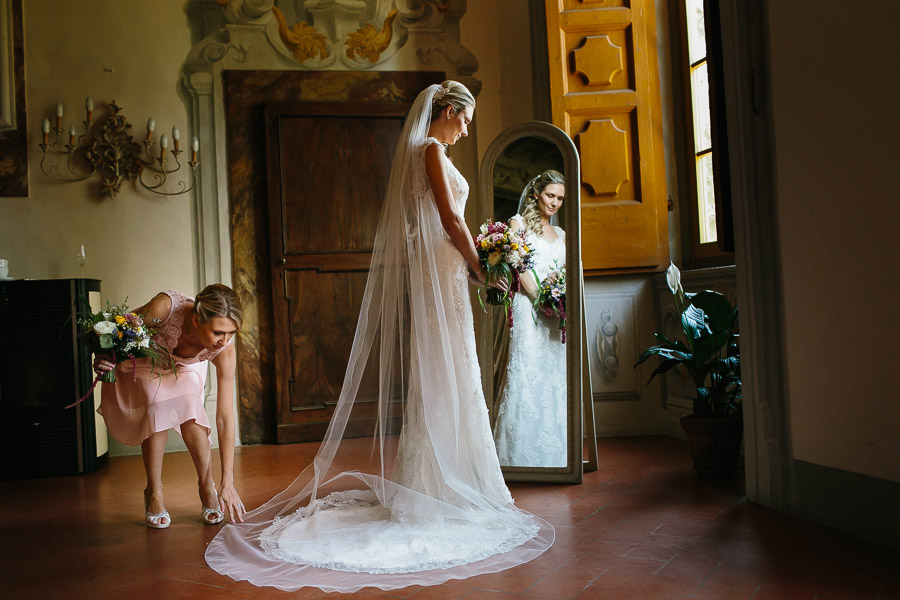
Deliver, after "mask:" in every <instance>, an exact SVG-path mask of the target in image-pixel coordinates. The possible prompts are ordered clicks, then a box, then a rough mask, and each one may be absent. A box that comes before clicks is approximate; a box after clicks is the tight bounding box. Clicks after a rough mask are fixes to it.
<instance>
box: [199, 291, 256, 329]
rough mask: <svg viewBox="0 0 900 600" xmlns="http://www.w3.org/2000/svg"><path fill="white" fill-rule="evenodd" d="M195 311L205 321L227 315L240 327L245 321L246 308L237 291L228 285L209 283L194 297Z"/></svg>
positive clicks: (227, 317) (202, 321)
mask: <svg viewBox="0 0 900 600" xmlns="http://www.w3.org/2000/svg"><path fill="white" fill-rule="evenodd" d="M194 312H195V313H196V314H197V316H198V317H199V318H200V322H201V323H205V322H207V321H209V320H210V319H212V318H214V317H225V318H226V319H231V320H232V321H234V322H235V323H236V324H237V326H238V329H240V327H241V322H242V321H243V316H244V309H243V307H242V306H241V299H240V298H238V295H237V293H235V291H234V290H233V289H231V288H230V287H228V286H227V285H222V284H221V283H214V284H212V285H208V286H206V287H205V288H203V290H202V291H201V292H200V293H199V294H197V297H196V298H194Z"/></svg>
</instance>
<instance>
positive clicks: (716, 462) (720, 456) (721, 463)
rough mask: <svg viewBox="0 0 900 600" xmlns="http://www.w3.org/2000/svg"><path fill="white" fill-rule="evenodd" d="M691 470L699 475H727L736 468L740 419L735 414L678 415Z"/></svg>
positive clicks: (741, 422) (739, 442)
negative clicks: (686, 444) (718, 415)
mask: <svg viewBox="0 0 900 600" xmlns="http://www.w3.org/2000/svg"><path fill="white" fill-rule="evenodd" d="M681 428H682V429H683V430H684V434H685V436H686V437H687V442H688V447H689V448H690V449H691V458H693V460H694V470H695V471H697V472H698V473H700V474H701V475H719V476H722V475H730V474H731V473H734V471H735V469H737V461H738V455H739V454H740V451H741V440H742V438H743V435H744V421H743V419H740V418H737V417H728V418H718V417H695V416H694V415H687V416H686V417H681Z"/></svg>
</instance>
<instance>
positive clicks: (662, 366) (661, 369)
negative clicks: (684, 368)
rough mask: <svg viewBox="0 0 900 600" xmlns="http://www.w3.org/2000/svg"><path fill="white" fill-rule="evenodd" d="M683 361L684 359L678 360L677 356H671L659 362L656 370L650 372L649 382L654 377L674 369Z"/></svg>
mask: <svg viewBox="0 0 900 600" xmlns="http://www.w3.org/2000/svg"><path fill="white" fill-rule="evenodd" d="M683 363H684V361H681V360H678V359H677V358H670V359H669V360H664V361H662V362H661V363H659V366H658V367H656V370H655V371H653V373H651V374H650V379H648V380H647V383H648V384H649V383H650V382H651V381H653V378H654V377H656V376H657V375H663V374H664V373H667V372H669V371H671V370H672V369H674V368H675V367H677V366H678V365H680V364H683Z"/></svg>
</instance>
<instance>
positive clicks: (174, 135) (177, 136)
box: [172, 125, 181, 152]
mask: <svg viewBox="0 0 900 600" xmlns="http://www.w3.org/2000/svg"><path fill="white" fill-rule="evenodd" d="M180 139H181V132H180V131H178V127H176V126H174V125H173V126H172V142H173V145H174V146H175V152H178V140H180Z"/></svg>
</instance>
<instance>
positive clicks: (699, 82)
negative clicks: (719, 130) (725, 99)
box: [691, 61, 712, 154]
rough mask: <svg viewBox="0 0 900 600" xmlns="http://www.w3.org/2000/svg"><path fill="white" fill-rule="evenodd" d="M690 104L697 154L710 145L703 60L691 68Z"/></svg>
mask: <svg viewBox="0 0 900 600" xmlns="http://www.w3.org/2000/svg"><path fill="white" fill-rule="evenodd" d="M691 104H692V105H693V107H692V108H693V111H694V152H695V153H696V154H699V153H700V152H703V151H704V150H709V149H710V148H711V147H712V125H711V119H710V116H709V78H708V77H707V69H706V62H705V61H704V62H702V63H700V64H699V65H697V66H696V67H694V68H693V69H691Z"/></svg>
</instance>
